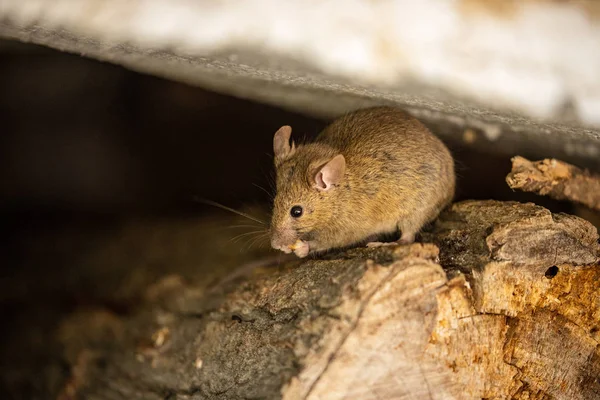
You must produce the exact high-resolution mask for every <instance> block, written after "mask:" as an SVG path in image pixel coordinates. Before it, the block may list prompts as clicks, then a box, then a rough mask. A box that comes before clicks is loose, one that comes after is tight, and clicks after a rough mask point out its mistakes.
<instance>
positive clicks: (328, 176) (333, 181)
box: [314, 154, 346, 191]
mask: <svg viewBox="0 0 600 400" xmlns="http://www.w3.org/2000/svg"><path fill="white" fill-rule="evenodd" d="M345 171H346V159H345V158H344V156H343V155H341V154H338V155H337V156H335V157H333V158H332V159H331V160H329V161H328V162H327V164H325V165H323V166H322V167H321V168H320V169H319V170H318V171H317V174H316V175H315V183H314V186H315V188H317V190H323V191H326V190H330V189H331V188H333V187H334V186H336V185H338V184H339V183H340V182H341V181H342V178H343V177H344V172H345Z"/></svg>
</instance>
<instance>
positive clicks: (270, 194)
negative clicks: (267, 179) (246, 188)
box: [252, 183, 273, 200]
mask: <svg viewBox="0 0 600 400" xmlns="http://www.w3.org/2000/svg"><path fill="white" fill-rule="evenodd" d="M252 185H254V186H256V187H257V188H259V189H260V190H262V191H263V192H265V193H266V194H267V196H269V198H270V199H271V200H273V194H272V193H271V192H269V191H268V190H267V189H265V188H264V187H262V186H260V185H257V184H256V183H253V184H252Z"/></svg>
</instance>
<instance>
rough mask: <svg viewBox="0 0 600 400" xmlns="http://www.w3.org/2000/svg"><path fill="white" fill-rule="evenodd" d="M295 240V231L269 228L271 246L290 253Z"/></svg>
mask: <svg viewBox="0 0 600 400" xmlns="http://www.w3.org/2000/svg"><path fill="white" fill-rule="evenodd" d="M296 240H297V237H296V232H294V231H293V230H291V229H271V247H273V248H274V249H276V250H281V251H283V252H285V253H291V252H292V250H291V246H292V245H293V244H294V242H296Z"/></svg>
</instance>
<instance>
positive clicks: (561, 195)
mask: <svg viewBox="0 0 600 400" xmlns="http://www.w3.org/2000/svg"><path fill="white" fill-rule="evenodd" d="M512 163H513V165H512V171H511V172H510V173H509V174H508V176H507V177H506V182H507V183H508V186H510V188H511V189H519V190H522V191H525V192H533V193H537V194H539V195H542V196H549V197H552V198H553V199H556V200H569V201H574V202H577V203H580V204H583V205H585V206H587V207H589V208H591V209H595V210H598V211H600V176H599V175H594V174H592V173H590V172H589V171H586V170H582V169H580V168H577V167H575V166H574V165H571V164H567V163H565V162H563V161H559V160H555V159H544V160H542V161H535V162H532V161H529V160H527V159H526V158H523V157H520V156H517V157H513V159H512Z"/></svg>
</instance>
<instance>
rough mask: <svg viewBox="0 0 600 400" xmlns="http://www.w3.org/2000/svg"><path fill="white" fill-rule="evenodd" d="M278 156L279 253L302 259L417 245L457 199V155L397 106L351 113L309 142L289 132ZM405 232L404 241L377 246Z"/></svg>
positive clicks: (275, 215)
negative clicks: (339, 251)
mask: <svg viewBox="0 0 600 400" xmlns="http://www.w3.org/2000/svg"><path fill="white" fill-rule="evenodd" d="M273 153H274V154H273V163H274V167H275V177H276V182H275V189H276V193H275V197H274V201H273V209H272V215H271V223H270V227H269V231H270V239H271V247H273V248H274V249H276V250H280V251H283V252H284V253H287V254H290V253H292V252H293V253H294V254H295V255H296V256H297V257H300V258H303V257H306V256H308V255H309V254H319V253H323V252H327V251H329V250H333V249H338V248H347V247H352V246H355V245H358V244H361V245H364V244H365V243H367V246H369V247H377V246H384V245H403V244H410V243H413V242H414V241H415V235H417V234H418V233H419V231H420V230H421V229H422V227H423V226H424V225H426V224H428V223H430V222H432V221H433V220H435V219H436V217H437V216H438V215H439V213H440V212H441V211H442V210H443V209H444V208H445V207H446V206H448V205H449V204H450V203H451V202H452V200H453V198H454V191H455V179H456V178H455V172H454V159H453V157H452V155H451V153H450V151H449V150H448V148H447V147H446V145H445V144H444V143H443V142H442V141H441V140H440V139H439V138H438V137H437V136H435V135H434V134H433V133H432V132H431V131H430V130H429V129H428V128H427V127H426V126H425V125H424V124H423V123H421V122H420V121H419V120H417V119H416V118H415V117H413V116H411V115H410V114H408V113H407V112H405V111H404V110H402V109H400V108H397V107H387V106H380V107H372V108H364V109H359V110H356V111H353V112H350V113H347V114H345V115H343V116H341V117H339V118H337V119H335V120H333V122H331V123H330V124H329V125H328V126H327V127H326V128H325V129H324V130H323V131H322V132H320V133H319V134H318V135H317V137H316V138H315V139H314V141H312V142H310V143H304V144H296V141H294V140H293V139H292V128H291V127H290V126H289V125H286V126H282V127H281V128H279V129H278V130H277V131H276V132H275V134H274V136H273ZM398 231H399V232H400V236H399V239H398V240H397V241H394V242H384V243H382V242H376V241H374V240H376V238H378V237H381V236H382V235H386V234H393V233H397V232H398Z"/></svg>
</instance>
